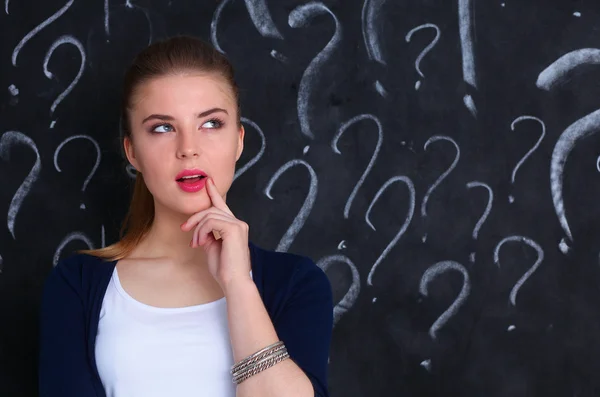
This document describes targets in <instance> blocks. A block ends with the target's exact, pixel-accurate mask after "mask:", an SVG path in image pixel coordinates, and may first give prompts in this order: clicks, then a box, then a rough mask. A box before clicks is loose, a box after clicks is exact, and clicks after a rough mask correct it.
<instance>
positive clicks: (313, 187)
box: [264, 159, 318, 252]
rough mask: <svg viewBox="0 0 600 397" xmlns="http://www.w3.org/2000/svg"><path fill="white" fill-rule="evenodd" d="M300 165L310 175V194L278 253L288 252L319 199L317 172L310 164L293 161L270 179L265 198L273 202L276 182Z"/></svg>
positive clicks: (278, 245)
mask: <svg viewBox="0 0 600 397" xmlns="http://www.w3.org/2000/svg"><path fill="white" fill-rule="evenodd" d="M300 165H302V166H304V167H305V168H306V169H307V170H308V173H309V175H310V186H309V188H308V194H307V195H306V198H305V199H304V203H303V204H302V207H301V208H300V211H298V213H297V214H296V217H295V218H294V220H293V222H292V224H291V225H290V227H289V228H288V230H286V232H285V234H284V235H283V237H282V238H281V240H279V244H277V248H275V251H277V252H287V250H288V249H289V248H290V246H291V245H292V243H293V242H294V239H295V238H296V235H297V234H298V233H299V232H300V229H302V226H304V222H306V219H308V215H309V214H310V211H311V210H312V208H313V205H314V204H315V199H316V198H317V190H318V189H317V187H318V178H317V174H316V173H315V170H313V168H312V167H311V166H310V164H308V163H307V162H306V161H304V160H298V159H293V160H290V161H288V162H287V163H285V164H284V165H282V166H281V167H280V168H279V169H278V170H277V171H276V172H275V174H273V176H272V177H271V179H269V182H268V183H267V187H266V188H265V192H264V193H265V196H267V197H268V198H269V199H271V200H273V196H271V189H272V188H273V185H274V184H275V182H277V180H278V179H279V177H281V175H283V173H284V172H286V171H287V170H288V169H290V168H291V167H296V166H300Z"/></svg>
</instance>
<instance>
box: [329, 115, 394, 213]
mask: <svg viewBox="0 0 600 397" xmlns="http://www.w3.org/2000/svg"><path fill="white" fill-rule="evenodd" d="M361 120H372V121H373V122H375V124H376V125H377V144H376V145H375V149H374V150H373V155H372V156H371V160H369V164H368V165H367V168H366V169H365V171H364V172H363V174H362V175H361V177H360V179H359V180H358V182H357V183H356V185H355V186H354V189H352V193H350V196H348V200H346V205H345V206H344V218H345V219H348V214H349V213H350V207H351V206H352V202H353V201H354V198H355V197H356V193H357V192H358V189H360V187H361V186H362V184H363V183H364V181H365V179H366V178H367V175H368V174H369V172H371V168H373V165H374V164H375V161H376V160H377V155H378V154H379V149H381V144H382V142H383V128H382V126H381V122H380V121H379V119H378V118H377V117H375V116H373V115H372V114H361V115H358V116H356V117H353V118H351V119H350V120H348V121H347V122H345V123H343V124H342V125H341V126H340V128H339V130H338V132H337V134H335V136H334V137H333V139H332V140H331V150H333V151H334V152H335V153H337V154H341V153H342V152H340V149H339V148H338V141H339V140H340V138H341V136H342V135H343V134H344V132H346V130H347V129H348V127H350V126H351V125H353V124H355V123H357V122H359V121H361Z"/></svg>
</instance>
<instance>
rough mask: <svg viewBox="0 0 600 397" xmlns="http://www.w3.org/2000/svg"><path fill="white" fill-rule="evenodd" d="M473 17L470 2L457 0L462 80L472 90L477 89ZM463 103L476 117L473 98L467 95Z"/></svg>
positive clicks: (469, 0)
mask: <svg viewBox="0 0 600 397" xmlns="http://www.w3.org/2000/svg"><path fill="white" fill-rule="evenodd" d="M473 25H474V24H473V16H472V15H471V0H458V26H459V33H460V49H461V53H462V67H463V80H464V82H465V83H467V84H468V85H469V87H471V88H473V89H475V90H476V89H477V75H476V73H475V52H474V51H473ZM463 102H464V104H465V106H466V107H467V109H469V111H470V112H471V114H472V115H473V117H477V108H476V106H475V101H474V100H473V97H472V96H471V95H470V94H469V93H467V94H465V96H464V97H463Z"/></svg>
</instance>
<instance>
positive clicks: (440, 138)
mask: <svg viewBox="0 0 600 397" xmlns="http://www.w3.org/2000/svg"><path fill="white" fill-rule="evenodd" d="M437 141H448V142H450V143H452V144H453V145H454V148H455V149H456V155H455V156H454V160H453V161H452V164H450V167H448V169H447V170H446V171H444V173H442V174H441V175H440V176H439V177H438V179H437V180H436V181H435V182H434V183H433V185H431V186H430V187H429V189H428V190H427V193H425V196H424V197H423V201H422V202H421V216H422V217H423V218H425V217H427V202H428V201H429V196H431V193H432V192H433V191H434V190H435V189H436V188H437V187H438V186H439V184H440V183H442V181H443V180H444V179H446V177H447V176H448V175H449V174H450V173H451V172H452V170H453V169H454V168H455V167H456V165H457V164H458V160H459V159H460V147H459V146H458V143H456V141H455V140H454V139H452V138H450V137H449V136H444V135H434V136H432V137H431V138H429V139H428V140H427V142H425V145H424V146H423V149H424V150H427V147H428V146H429V145H430V144H431V143H433V142H437ZM422 240H423V242H425V241H427V234H425V235H424V236H423V239H422Z"/></svg>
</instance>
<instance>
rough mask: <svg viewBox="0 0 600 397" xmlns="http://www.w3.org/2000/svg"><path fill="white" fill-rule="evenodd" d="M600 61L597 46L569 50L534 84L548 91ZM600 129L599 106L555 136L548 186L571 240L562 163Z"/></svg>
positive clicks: (564, 250) (565, 248)
mask: <svg viewBox="0 0 600 397" xmlns="http://www.w3.org/2000/svg"><path fill="white" fill-rule="evenodd" d="M598 64H600V50H599V49H596V48H584V49H579V50H575V51H571V52H569V53H567V54H565V55H563V56H562V57H560V58H559V59H557V60H556V61H554V62H553V63H552V64H551V65H550V66H548V67H547V68H546V69H544V70H543V71H542V72H541V73H540V74H539V76H538V79H537V82H536V85H537V87H538V88H541V89H544V90H546V91H549V90H550V89H552V88H554V87H555V86H556V85H558V83H560V82H563V81H565V80H566V79H567V77H568V76H569V74H570V73H571V72H572V71H573V70H575V69H577V68H578V67H580V66H585V65H598ZM598 130H600V109H598V110H596V111H594V112H592V113H590V114H588V115H586V116H584V117H582V118H580V119H579V120H577V121H575V122H574V123H573V124H571V125H570V126H568V127H567V129H566V130H564V131H563V133H562V134H561V135H560V137H559V138H558V141H557V142H556V145H555V146H554V150H553V151H552V159H551V162H550V188H551V191H552V202H553V204H554V210H555V211H556V215H557V216H558V220H559V222H560V225H561V227H562V228H563V230H564V232H565V234H566V235H567V238H568V239H569V240H570V241H571V242H572V241H573V235H572V234H571V229H570V228H569V223H568V221H567V217H566V215H565V205H564V199H563V193H562V190H563V175H564V170H565V164H566V162H567V158H568V157H569V154H570V153H571V152H572V151H573V149H574V148H575V146H576V145H577V143H578V142H579V141H581V140H583V139H585V138H587V137H589V136H591V135H593V134H595V133H596V132H598ZM558 247H559V249H560V250H561V252H562V253H563V254H566V253H567V252H569V250H570V247H569V245H568V243H567V241H566V240H565V239H564V238H563V239H562V240H561V241H560V243H559V245H558Z"/></svg>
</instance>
